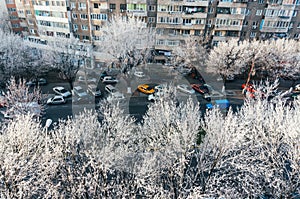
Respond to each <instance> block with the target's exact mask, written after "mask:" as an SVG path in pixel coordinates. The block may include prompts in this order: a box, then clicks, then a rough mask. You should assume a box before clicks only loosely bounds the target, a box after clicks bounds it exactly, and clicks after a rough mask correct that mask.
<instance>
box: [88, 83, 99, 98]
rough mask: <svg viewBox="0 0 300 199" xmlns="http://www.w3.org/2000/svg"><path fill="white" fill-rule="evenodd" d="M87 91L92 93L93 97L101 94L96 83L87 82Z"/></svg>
mask: <svg viewBox="0 0 300 199" xmlns="http://www.w3.org/2000/svg"><path fill="white" fill-rule="evenodd" d="M87 92H88V93H90V94H92V95H93V96H95V97H100V96H101V91H100V90H99V89H98V88H97V85H96V84H89V85H88V89H87Z"/></svg>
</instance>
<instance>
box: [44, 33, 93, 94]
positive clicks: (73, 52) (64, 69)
mask: <svg viewBox="0 0 300 199" xmlns="http://www.w3.org/2000/svg"><path fill="white" fill-rule="evenodd" d="M48 50H49V53H50V54H51V56H50V57H51V58H52V59H51V60H52V66H53V67H54V68H56V69H58V70H59V72H60V77H61V78H62V79H64V80H66V81H67V82H68V83H69V85H70V87H71V89H72V88H73V82H74V81H75V78H76V75H77V72H78V71H79V69H80V67H81V66H83V65H85V64H87V60H90V58H91V56H92V55H91V54H92V52H91V48H90V47H89V46H88V45H87V44H84V43H81V42H80V41H79V39H76V38H75V37H73V36H71V37H70V38H57V39H56V40H55V41H54V42H53V43H51V44H50V47H49V49H48Z"/></svg>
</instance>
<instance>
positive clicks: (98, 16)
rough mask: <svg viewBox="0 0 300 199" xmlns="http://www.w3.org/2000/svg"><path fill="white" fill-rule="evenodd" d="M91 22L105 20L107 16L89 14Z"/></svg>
mask: <svg viewBox="0 0 300 199" xmlns="http://www.w3.org/2000/svg"><path fill="white" fill-rule="evenodd" d="M91 19H92V20H107V14H91Z"/></svg>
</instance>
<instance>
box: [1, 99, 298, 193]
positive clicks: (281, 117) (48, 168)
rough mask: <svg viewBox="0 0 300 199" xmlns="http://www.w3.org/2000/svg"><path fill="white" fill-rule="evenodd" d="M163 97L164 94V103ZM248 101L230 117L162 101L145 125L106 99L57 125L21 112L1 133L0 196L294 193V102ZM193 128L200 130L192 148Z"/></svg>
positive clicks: (152, 108)
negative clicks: (97, 107)
mask: <svg viewBox="0 0 300 199" xmlns="http://www.w3.org/2000/svg"><path fill="white" fill-rule="evenodd" d="M165 99H168V100H165ZM283 102H284V101H282V100H281V99H280V98H278V99H276V100H274V101H270V100H267V99H265V98H257V99H255V100H246V101H245V104H244V106H242V107H241V109H240V110H239V111H237V112H232V111H231V110H230V111H229V112H228V113H227V115H225V116H224V115H223V114H221V112H220V110H218V109H217V108H216V109H212V110H210V111H208V112H207V114H206V115H204V116H203V117H201V116H200V113H199V106H198V105H197V104H195V103H193V102H192V100H190V99H189V100H187V102H185V103H177V102H176V101H175V102H174V101H173V100H170V98H167V97H166V98H161V99H160V100H157V101H155V102H154V103H152V105H151V106H150V107H149V111H148V112H147V114H146V116H145V117H144V118H143V122H142V123H136V122H135V121H134V120H133V119H132V118H130V117H129V116H126V115H124V114H122V110H121V109H120V107H118V105H114V104H113V105H111V104H110V105H107V106H106V105H103V106H102V108H103V110H102V120H101V122H99V121H98V115H97V113H94V112H92V111H84V112H82V113H81V114H79V115H77V116H76V117H74V118H73V119H69V120H66V121H64V122H60V124H59V125H58V126H57V127H56V128H54V129H53V130H49V129H46V128H45V127H42V126H41V125H40V124H39V123H38V122H37V121H35V120H32V118H31V117H29V116H26V115H20V116H18V117H17V118H16V119H15V120H12V121H10V122H8V123H7V126H5V127H4V128H3V130H2V132H1V134H0V156H1V158H0V169H1V172H0V194H1V197H2V198H18V197H24V198H58V197H66V198H75V197H78V196H79V197H82V198H135V197H144V198H208V197H211V198H256V197H257V198H259V197H272V198H293V197H297V195H296V194H299V192H300V190H299V188H300V184H299V179H300V173H299V171H300V159H299V158H300V146H299V140H300V131H299V128H298V127H299V120H300V105H299V104H300V103H299V100H297V99H296V100H295V101H294V102H293V106H288V105H286V104H285V103H283ZM199 131H201V132H204V133H203V134H204V136H203V137H202V139H201V143H200V144H198V145H196V144H195V142H196V140H197V135H198V134H199Z"/></svg>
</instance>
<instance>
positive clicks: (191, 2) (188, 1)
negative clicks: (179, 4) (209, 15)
mask: <svg viewBox="0 0 300 199" xmlns="http://www.w3.org/2000/svg"><path fill="white" fill-rule="evenodd" d="M183 5H186V6H203V7H208V1H199V0H184V1H183Z"/></svg>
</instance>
